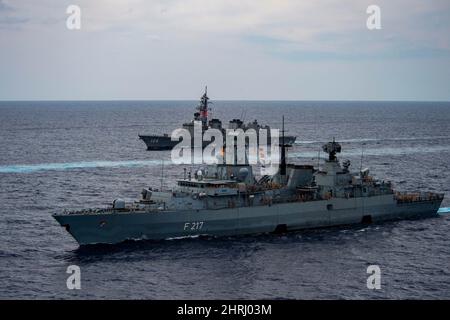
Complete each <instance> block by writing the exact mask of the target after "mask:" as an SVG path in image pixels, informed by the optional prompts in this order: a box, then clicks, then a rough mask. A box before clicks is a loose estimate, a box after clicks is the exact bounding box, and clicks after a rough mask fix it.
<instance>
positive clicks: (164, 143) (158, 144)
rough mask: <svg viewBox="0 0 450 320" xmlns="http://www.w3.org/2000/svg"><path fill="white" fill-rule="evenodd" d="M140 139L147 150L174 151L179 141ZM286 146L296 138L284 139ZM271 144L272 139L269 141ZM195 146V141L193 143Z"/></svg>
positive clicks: (158, 137)
mask: <svg viewBox="0 0 450 320" xmlns="http://www.w3.org/2000/svg"><path fill="white" fill-rule="evenodd" d="M139 139H141V140H142V141H144V143H145V145H146V146H147V150H152V151H155V150H172V149H173V147H175V146H176V145H177V144H178V142H179V141H172V140H171V137H170V136H156V135H139ZM284 139H285V144H286V145H288V146H292V145H293V144H294V142H295V139H296V137H294V136H286V137H284ZM268 142H269V143H270V139H269V140H268ZM209 143H210V142H208V141H205V142H204V143H203V147H206V146H207V145H208V144H209ZM192 145H193V141H192Z"/></svg>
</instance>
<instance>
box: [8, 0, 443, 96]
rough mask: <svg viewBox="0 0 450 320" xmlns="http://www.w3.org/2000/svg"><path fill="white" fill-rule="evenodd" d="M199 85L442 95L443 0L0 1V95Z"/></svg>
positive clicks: (235, 91)
mask: <svg viewBox="0 0 450 320" xmlns="http://www.w3.org/2000/svg"><path fill="white" fill-rule="evenodd" d="M70 5H77V6H79V8H80V9H81V28H80V29H79V30H69V29H68V28H67V26H66V21H67V19H68V18H69V14H67V13H66V10H67V7H68V6H70ZM369 5H377V6H378V7H379V8H380V12H381V20H380V21H381V29H376V30H369V29H368V28H367V25H366V21H367V19H368V17H369V14H368V13H367V12H366V10H367V7H368V6H369ZM205 85H208V93H209V96H210V98H212V99H213V100H241V99H244V100H420V101H450V1H448V0H314V1H311V0H270V1H269V0H128V1H125V0H95V1H92V0H70V1H66V0H40V1H36V0H0V100H160V99H161V100H162V99H169V100H170V99H197V98H198V97H199V96H200V95H201V94H202V91H203V90H204V86H205Z"/></svg>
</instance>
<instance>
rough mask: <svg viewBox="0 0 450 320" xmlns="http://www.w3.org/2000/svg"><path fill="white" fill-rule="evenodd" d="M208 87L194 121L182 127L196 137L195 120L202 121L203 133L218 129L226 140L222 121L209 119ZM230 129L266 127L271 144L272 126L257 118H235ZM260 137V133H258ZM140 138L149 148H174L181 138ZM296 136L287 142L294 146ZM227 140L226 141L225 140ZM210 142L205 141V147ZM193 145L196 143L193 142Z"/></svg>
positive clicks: (152, 136) (290, 137)
mask: <svg viewBox="0 0 450 320" xmlns="http://www.w3.org/2000/svg"><path fill="white" fill-rule="evenodd" d="M207 90H208V89H207V87H205V92H204V94H203V95H202V96H201V98H200V102H199V104H198V106H197V108H196V112H195V113H194V117H193V119H192V121H190V122H186V123H183V125H182V128H183V129H186V130H188V131H189V132H190V134H191V137H194V122H195V121H198V122H200V123H201V131H202V133H203V132H205V131H206V130H208V129H209V128H211V129H218V130H220V131H221V132H222V134H223V136H224V140H225V139H226V129H227V128H225V127H224V126H222V121H221V120H220V119H217V118H212V119H209V111H210V109H211V108H210V107H209V100H210V99H209V97H208V91H207ZM228 129H234V130H236V129H242V130H244V131H246V130H248V129H254V130H255V131H256V133H257V134H258V133H259V130H261V129H264V130H267V132H268V135H267V137H268V139H267V142H268V143H269V144H270V142H271V139H270V127H269V126H268V125H261V124H259V123H258V121H257V120H253V121H252V122H249V123H247V124H245V123H244V121H243V120H241V119H238V118H235V119H232V120H230V121H229V123H228ZM258 137H259V134H258ZM139 138H140V139H141V140H142V141H144V143H145V144H146V146H147V150H172V148H173V147H175V146H176V145H177V144H178V143H179V140H172V139H171V135H169V134H163V135H141V134H140V135H139ZM295 139H296V137H295V136H285V143H286V144H287V145H289V146H292V145H293V144H294V143H295ZM224 142H225V141H224ZM207 144H208V142H204V145H203V147H205V146H206V145H207ZM191 145H194V144H193V143H192V144H191Z"/></svg>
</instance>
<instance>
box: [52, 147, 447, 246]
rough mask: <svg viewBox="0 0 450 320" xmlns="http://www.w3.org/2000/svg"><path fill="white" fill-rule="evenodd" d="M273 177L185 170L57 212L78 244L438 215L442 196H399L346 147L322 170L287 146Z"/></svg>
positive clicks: (226, 167) (235, 167) (234, 169)
mask: <svg viewBox="0 0 450 320" xmlns="http://www.w3.org/2000/svg"><path fill="white" fill-rule="evenodd" d="M281 148H282V152H281V157H282V159H281V162H280V165H279V170H278V172H277V173H276V174H275V175H272V176H267V175H266V176H262V177H261V178H257V177H256V176H255V175H254V173H253V167H252V166H250V165H248V164H237V163H236V162H235V163H231V164H218V165H211V166H204V167H202V168H199V169H198V170H196V171H195V172H187V170H185V171H184V177H183V179H180V180H178V181H177V184H176V187H175V188H173V189H171V190H158V189H152V188H145V189H143V190H142V196H141V199H140V200H138V201H135V202H133V203H125V201H123V200H120V199H118V200H115V201H114V202H113V204H112V206H111V207H109V208H105V209H89V210H82V211H74V212H64V213H61V214H55V215H54V218H55V219H56V220H57V221H58V222H59V223H60V224H61V225H62V226H64V227H65V228H66V230H67V231H68V232H69V233H70V234H71V235H72V236H73V237H74V238H75V239H76V240H77V241H78V243H79V244H81V245H84V244H93V243H118V242H122V241H125V240H131V239H134V240H136V239H155V240H159V239H168V238H178V237H191V236H199V235H208V236H224V235H243V234H258V233H270V232H288V231H295V230H301V229H307V228H318V227H330V226H338V225H346V224H355V223H371V222H377V221H383V220H395V219H408V218H415V217H428V216H434V215H436V214H437V211H438V209H439V206H440V204H441V202H442V200H443V194H438V193H431V192H427V193H423V192H422V193H419V192H417V193H400V192H397V191H394V189H393V185H392V183H391V182H389V181H381V180H377V179H375V178H374V177H373V176H371V175H370V174H369V170H368V169H364V170H359V171H357V172H352V171H351V170H350V162H349V161H348V160H346V161H344V162H343V163H342V164H341V162H340V161H339V159H338V158H337V154H338V153H340V152H341V145H340V144H339V143H338V142H336V141H334V139H333V141H332V142H329V143H327V144H325V145H324V146H323V151H324V152H326V153H327V154H328V159H326V160H325V163H324V164H323V165H322V166H321V167H320V168H314V167H313V166H311V165H302V164H287V163H286V161H285V160H284V159H283V157H285V151H284V149H285V145H284V144H283V143H282V144H281Z"/></svg>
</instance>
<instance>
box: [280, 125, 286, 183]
mask: <svg viewBox="0 0 450 320" xmlns="http://www.w3.org/2000/svg"><path fill="white" fill-rule="evenodd" d="M280 175H282V176H285V175H286V145H285V144H284V116H283V123H282V127H281V163H280Z"/></svg>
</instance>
